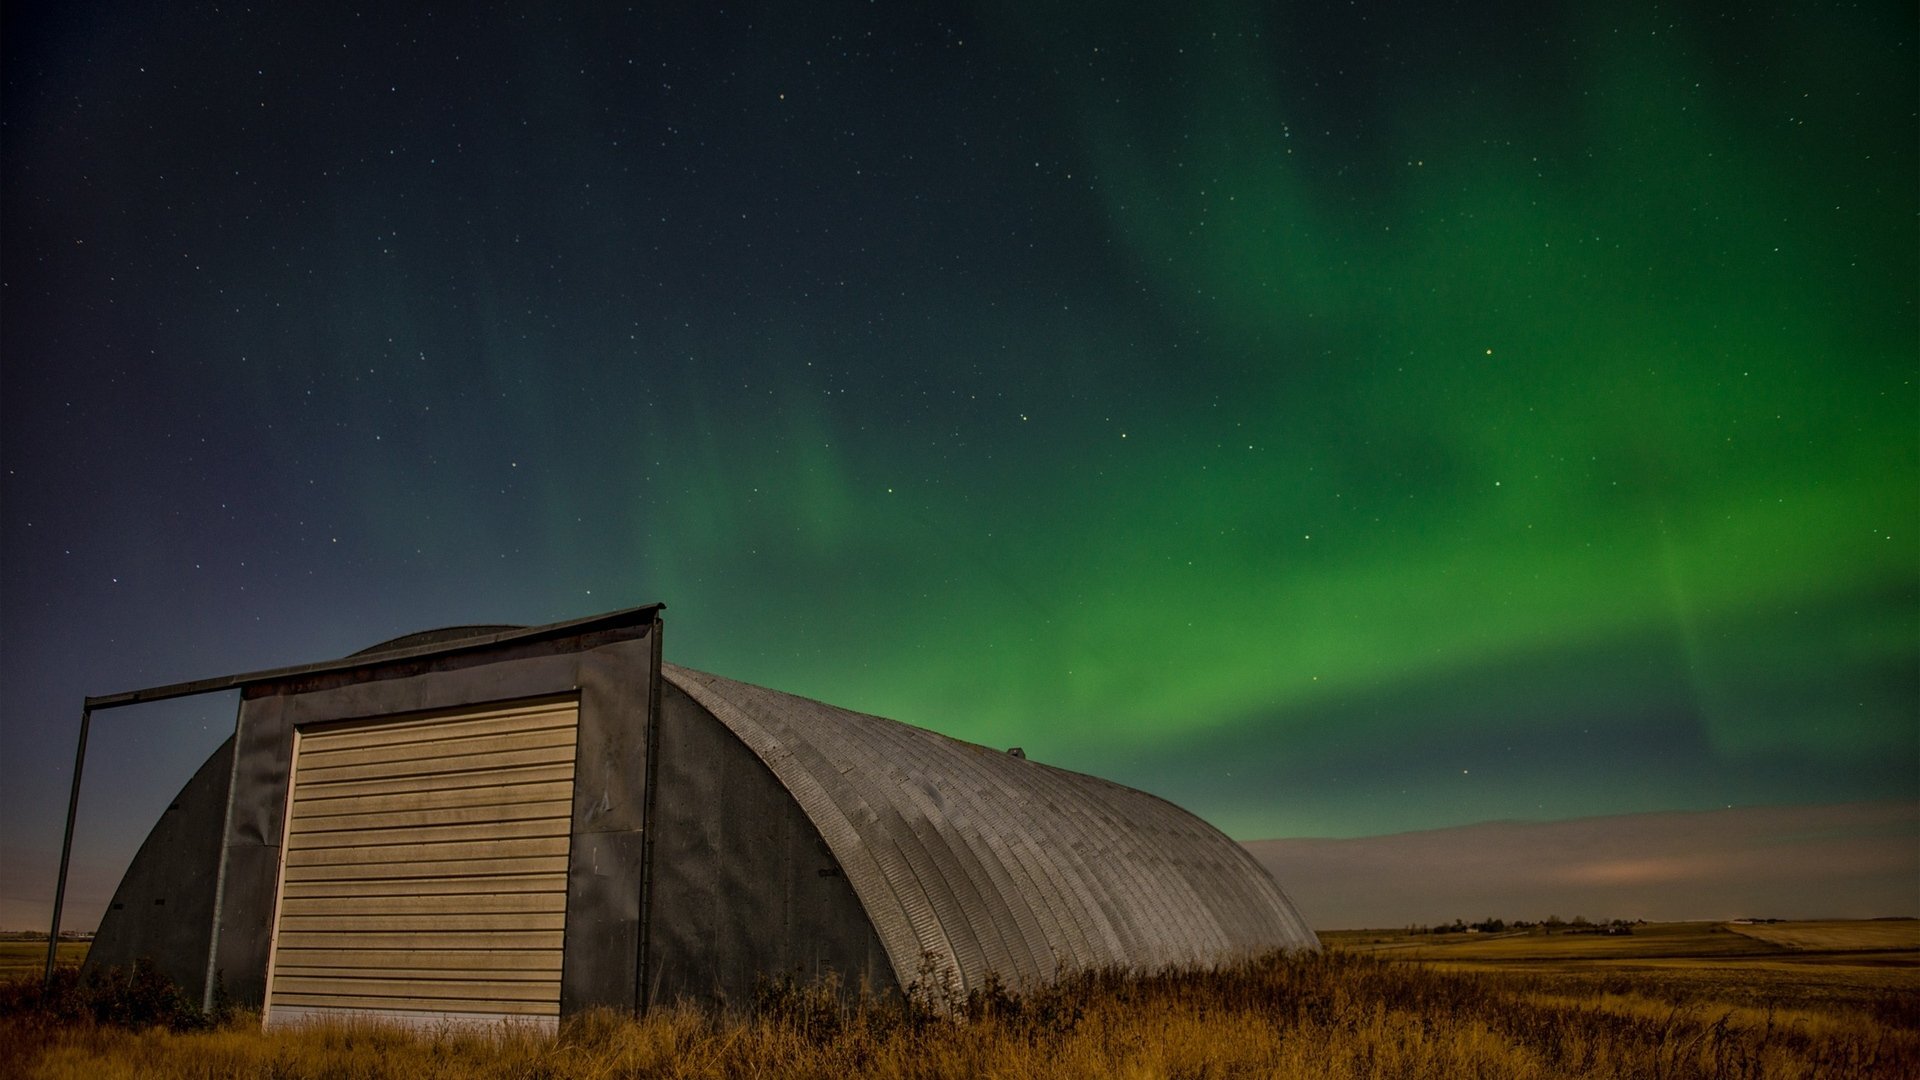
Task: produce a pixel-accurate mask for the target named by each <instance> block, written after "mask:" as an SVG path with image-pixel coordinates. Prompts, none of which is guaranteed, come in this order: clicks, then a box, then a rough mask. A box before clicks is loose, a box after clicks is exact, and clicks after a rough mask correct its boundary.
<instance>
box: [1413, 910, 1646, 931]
mask: <svg viewBox="0 0 1920 1080" xmlns="http://www.w3.org/2000/svg"><path fill="white" fill-rule="evenodd" d="M1646 921H1647V920H1645V919H1633V920H1631V921H1629V920H1627V919H1608V920H1605V921H1602V922H1593V921H1590V920H1589V919H1588V918H1587V917H1586V916H1585V915H1575V916H1574V917H1573V918H1572V919H1562V918H1561V917H1560V916H1558V915H1549V916H1547V917H1546V918H1544V919H1542V920H1540V921H1539V922H1529V921H1527V920H1526V919H1513V920H1507V919H1495V918H1491V917H1489V918H1486V919H1482V920H1481V921H1479V922H1473V923H1470V922H1467V921H1466V920H1465V919H1455V920H1453V921H1452V922H1450V923H1441V924H1440V925H1438V926H1426V925H1424V924H1421V925H1415V926H1409V927H1407V933H1409V934H1504V933H1509V932H1517V931H1527V932H1530V933H1537V934H1631V933H1633V928H1634V927H1636V926H1640V925H1643V924H1645V923H1646Z"/></svg>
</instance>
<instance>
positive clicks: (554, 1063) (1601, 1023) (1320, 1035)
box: [0, 923, 1920, 1080]
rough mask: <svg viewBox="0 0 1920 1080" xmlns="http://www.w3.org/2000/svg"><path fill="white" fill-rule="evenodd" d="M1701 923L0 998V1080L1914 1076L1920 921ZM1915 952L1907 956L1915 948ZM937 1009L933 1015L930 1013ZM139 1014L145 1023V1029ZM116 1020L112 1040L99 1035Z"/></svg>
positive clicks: (1918, 1050) (15, 988) (1918, 1049)
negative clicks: (395, 990) (898, 998)
mask: <svg viewBox="0 0 1920 1080" xmlns="http://www.w3.org/2000/svg"><path fill="white" fill-rule="evenodd" d="M1752 929H1756V928H1754V927H1746V926H1740V927H1730V926H1726V925H1718V924H1682V925H1673V926H1648V927H1641V928H1639V930H1640V931H1641V932H1639V933H1636V934H1635V935H1633V936H1630V937H1619V938H1603V937H1598V936H1588V935H1570V934H1569V935H1560V934H1556V935H1516V936H1512V937H1502V936H1495V935H1440V936H1436V935H1420V936H1418V937H1417V938H1416V937H1410V936H1408V935H1398V934H1393V933H1376V932H1367V933H1334V934H1328V935H1326V938H1327V941H1328V944H1329V946H1330V947H1329V948H1328V949H1327V950H1326V951H1325V952H1324V953H1322V954H1320V955H1310V956H1296V957H1281V956H1270V957H1265V958H1262V959H1259V960H1254V961H1250V962H1247V963H1245V964H1241V965H1238V966H1236V967H1234V968H1231V969H1229V970H1225V971H1216V972H1169V973H1161V974H1157V975H1144V976H1140V975H1136V976H1127V975H1122V974H1118V973H1111V972H1101V973H1088V974H1084V975H1080V976H1077V977H1073V978H1069V979H1067V980H1066V981H1064V982H1063V983H1062V984H1061V985H1059V986H1056V987H1052V988H1048V989H1044V990H1039V991H1036V992H1033V993H1030V994H1026V995H1015V994H1008V993H1004V992H999V991H990V992H986V993H979V994H975V995H973V996H971V997H969V998H967V999H964V1000H956V1001H946V1002H932V1003H929V1002H925V1001H922V1002H920V1003H918V1004H915V1003H904V1004H903V1003H900V1002H866V1003H862V1004H857V1005H853V1006H843V1005H841V1004H839V1003H837V1001H836V1000H835V999H834V998H833V996H832V995H831V994H830V993H829V992H827V991H825V990H823V989H821V988H800V989H794V988H783V989H776V990H772V991H769V992H768V993H767V994H766V995H764V996H763V998H762V1000H761V1001H760V1002H759V1007H758V1010H757V1012H755V1013H753V1014H752V1015H728V1016H716V1015H710V1014H704V1013H701V1012H697V1011H694V1010H690V1009H666V1010H659V1011H656V1012H655V1013H653V1014H651V1015H649V1016H648V1017H646V1018H644V1019H641V1020H631V1019H626V1018H621V1017H616V1016H612V1015H606V1014H600V1015H589V1016H585V1017H579V1018H576V1019H574V1020H573V1021H570V1022H569V1023H568V1024H567V1025H565V1026H564V1028H563V1030H562V1032H561V1035H560V1037H559V1038H557V1039H552V1038H539V1037H535V1036H532V1035H529V1034H526V1033H524V1032H512V1031H506V1032H500V1033H498V1034H496V1035H494V1036H492V1037H486V1036H474V1035H459V1034H454V1033H427V1034H413V1033H407V1032H403V1031H396V1030H392V1029H386V1028H381V1027H377V1026H372V1025H365V1024H360V1025H354V1024H336V1025H331V1026H326V1027H317V1028H308V1029H304V1030H297V1031H283V1032H274V1033H270V1034H268V1033H262V1032H261V1031H260V1030H259V1024H258V1018H257V1017H256V1016H252V1015H248V1014H238V1015H234V1016H230V1017H227V1018H224V1019H223V1020H220V1021H219V1022H208V1021H205V1020H202V1019H199V1018H196V1017H194V1016H192V1015H191V1014H190V1013H188V1012H172V1013H169V1012H168V1007H167V1006H166V1002H167V1001H168V1000H170V999H168V998H166V996H165V994H164V993H161V992H158V991H155V990H154V989H153V988H152V987H142V986H140V985H139V984H138V983H137V981H136V982H135V983H133V984H128V983H127V982H126V981H125V980H122V981H121V982H118V983H112V984H101V985H94V986H92V987H84V986H82V985H81V984H79V983H78V982H77V980H76V979H75V978H74V977H73V976H71V975H69V976H67V977H66V978H64V979H63V980H62V990H61V993H60V994H59V995H57V996H56V997H55V999H54V1000H52V1001H48V1002H41V1001H38V1000H37V997H38V995H37V993H35V992H34V991H33V984H32V983H31V981H28V982H16V983H14V984H12V986H10V987H6V988H0V989H4V991H5V993H4V995H0V1075H4V1076H23V1077H43V1078H48V1080H55V1078H75V1080H81V1078H85V1080H96V1078H98V1080H113V1078H119V1077H128V1078H131V1077H157V1078H163V1080H164V1078H183V1080H184V1078H188V1077H192V1078H196V1080H198V1078H205V1077H262V1078H266V1077H272V1078H276V1080H298V1078H307V1077H312V1078H321V1077H367V1078H373V1077H405V1078H407V1080H428V1078H439V1077H445V1078H453V1077H488V1078H493V1077H497V1078H502V1080H505V1078H510V1077H511V1078H548V1080H571V1078H583V1080H584V1078H593V1080H610V1078H615V1077H621V1078H624V1077H674V1078H695V1077H702V1078H704V1077H714V1078H719V1077H803V1078H804V1077H819V1078H828V1077H831V1078H835V1080H838V1078H841V1077H900V1078H920V1077H925V1078H932V1077H976V1076H978V1077H1005V1078H1010V1080H1050V1078H1086V1080H1092V1078H1096V1077H1099V1078H1105V1077H1134V1078H1143V1080H1144V1078H1167V1080H1171V1078H1176V1077H1180V1078H1187V1077H1191V1078H1200V1077H1209V1078H1222V1077H1282V1078H1291V1077H1300V1078H1309V1077H1311V1078H1313V1080H1342V1078H1355V1080H1358V1078H1363V1077H1404V1078H1428V1077H1430V1078H1434V1080H1439V1078H1453V1077H1464V1076H1472V1077H1482V1078H1490V1080H1503V1078H1514V1080H1520V1078H1529V1080H1531V1078H1541V1080H1545V1078H1549V1077H1551V1078H1560V1077H1573V1078H1587V1077H1591V1078H1597V1077H1656V1078H1662V1080H1665V1078H1702V1080H1704V1078H1708V1077H1714V1078H1719V1077H1734V1078H1773V1077H1780V1078H1785V1077H1807V1076H1820V1077H1882V1076H1884V1077H1909V1076H1920V962H1917V960H1916V952H1915V949H1914V944H1915V943H1914V941H1913V938H1912V936H1911V933H1912V930H1913V929H1914V924H1838V923H1833V924H1772V925H1763V926H1760V927H1758V928H1757V929H1758V930H1760V931H1762V933H1759V934H1753V933H1748V932H1747V931H1749V930H1752ZM1903 935H1905V936H1903ZM929 1005H931V1006H933V1007H928V1006H929ZM142 1009H145V1010H147V1011H148V1013H149V1015H148V1016H147V1017H146V1019H148V1020H152V1019H159V1020H170V1021H171V1024H168V1023H159V1024H155V1023H134V1022H132V1020H133V1019H138V1018H139V1017H138V1016H137V1014H138V1013H139V1012H140V1011H141V1010H142ZM101 1016H106V1017H107V1020H105V1021H103V1020H101V1019H100V1017H101Z"/></svg>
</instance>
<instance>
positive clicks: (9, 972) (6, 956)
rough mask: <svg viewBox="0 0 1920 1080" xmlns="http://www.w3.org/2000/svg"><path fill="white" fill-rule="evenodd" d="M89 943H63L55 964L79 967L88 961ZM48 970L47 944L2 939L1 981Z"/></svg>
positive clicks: (0, 955) (0, 957)
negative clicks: (81, 963) (85, 960)
mask: <svg viewBox="0 0 1920 1080" xmlns="http://www.w3.org/2000/svg"><path fill="white" fill-rule="evenodd" d="M86 956H87V943H86V942H84V941H63V942H61V943H60V952H59V955H58V956H57V957H56V958H55V960H54V962H55V963H56V964H58V965H60V966H61V967H77V966H79V963H80V961H82V960H84V959H86ZM46 970H47V943H46V941H45V940H44V939H42V940H40V941H21V940H18V939H0V979H16V978H19V977H21V976H24V975H40V974H42V973H44V972H45V971H46Z"/></svg>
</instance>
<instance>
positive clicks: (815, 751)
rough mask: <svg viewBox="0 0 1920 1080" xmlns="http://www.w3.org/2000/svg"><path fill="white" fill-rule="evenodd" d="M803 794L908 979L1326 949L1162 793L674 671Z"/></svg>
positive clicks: (1213, 833) (1047, 975)
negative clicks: (1154, 794) (942, 974)
mask: <svg viewBox="0 0 1920 1080" xmlns="http://www.w3.org/2000/svg"><path fill="white" fill-rule="evenodd" d="M662 670H663V674H664V675H665V677H666V678H667V679H668V680H669V681H671V682H672V683H673V684H674V685H675V686H678V687H679V688H680V689H681V690H683V691H685V692H686V693H687V695H688V696H689V697H691V698H693V699H694V700H695V701H696V702H698V703H700V705H701V706H702V707H704V708H705V709H706V710H707V711H708V712H711V713H712V714H713V715H714V716H715V717H716V718H717V719H718V720H720V722H721V723H723V724H725V725H726V726H727V727H728V728H729V729H730V730H731V731H732V732H733V733H734V734H735V735H736V736H738V737H739V738H740V740H741V741H742V742H744V743H745V744H746V745H747V747H748V748H749V749H751V750H752V751H753V752H754V753H755V754H756V755H757V756H758V757H759V758H760V760H761V761H763V762H765V763H766V765H767V767H768V768H769V769H771V770H772V771H773V774H774V776H775V777H777V778H778V779H779V780H780V782H781V783H782V784H784V785H785V786H786V787H787V789H788V790H789V791H791V792H792V793H793V796H794V798H795V799H796V800H797V801H798V802H799V804H800V806H801V808H802V809H803V810H804V811H805V812H806V814H807V816H808V817H809V818H810V819H811V820H812V821H813V824H814V826H815V827H816V828H818V829H819V830H820V835H821V838H822V839H823V840H825V841H826V844H827V847H828V848H829V849H830V850H831V851H832V852H833V855H834V858H836V859H837V860H839V863H840V866H841V869H842V870H843V871H844V872H845V873H846V875H847V879H848V882H849V883H850V884H851V885H852V886H853V890H854V893H855V894H856V895H857V896H859V898H860V902H861V903H862V904H863V905H865V907H866V910H867V915H868V918H870V919H871V920H872V922H873V927H874V930H875V932H876V933H877V934H878V935H879V937H880V941H881V943H882V944H883V945H884V946H885V947H886V950H887V954H888V957H889V959H890V960H891V961H892V963H893V968H894V972H895V974H896V975H897V976H898V977H899V979H900V982H901V985H903V986H905V985H910V984H912V983H913V982H914V981H915V980H916V979H917V978H920V977H922V976H929V975H931V976H936V977H937V976H938V974H939V973H940V972H941V971H943V970H947V971H951V972H952V973H953V975H954V976H955V977H956V978H957V980H958V983H959V988H960V989H962V990H967V989H971V988H973V987H977V986H979V985H980V980H981V979H982V978H983V977H984V976H985V975H986V974H987V972H989V971H992V972H995V973H997V974H998V975H999V976H1000V977H1001V978H1002V979H1004V980H1006V981H1008V982H1010V983H1013V984H1015V985H1021V984H1033V983H1040V982H1046V981H1049V980H1051V979H1053V978H1054V977H1055V976H1056V975H1057V974H1058V973H1059V972H1061V971H1065V970H1072V969H1075V968H1086V967H1103V966H1107V965H1121V966H1131V967H1157V966H1161V965H1167V964H1208V963H1214V962H1217V961H1220V960H1224V959H1228V958H1231V957H1233V956H1236V955H1239V954H1243V953H1248V952H1256V951H1261V950H1265V949H1272V948H1305V949H1311V948H1317V947H1318V946H1319V941H1318V939H1316V938H1315V937H1314V935H1313V932H1312V931H1311V930H1309V929H1307V926H1306V924H1305V922H1303V921H1302V920H1301V918H1300V914H1299V912H1297V911H1295V910H1294V907H1293V902H1292V901H1290V900H1289V899H1287V896H1286V894H1285V893H1284V892H1282V891H1281V890H1280V888H1279V886H1277V885H1275V884H1274V882H1273V879H1272V878H1271V877H1269V876H1268V875H1267V873H1266V871H1265V870H1264V869H1262V868H1261V867H1260V865H1259V864H1258V863H1257V862H1255V861H1254V859H1253V856H1252V855H1250V854H1248V853H1247V851H1246V850H1245V849H1244V848H1242V847H1241V846H1240V845H1239V844H1236V843H1234V842H1233V841H1232V840H1230V839H1228V838H1227V837H1226V836H1224V835H1223V834H1221V833H1220V831H1219V830H1217V829H1215V828H1213V827H1212V826H1211V825H1208V824H1207V823H1206V822H1204V821H1201V820H1200V819H1199V818H1197V817H1195V816H1193V815H1192V814H1189V813H1187V812H1186V811H1185V810H1182V809H1180V808H1179V807H1177V806H1175V805H1173V804H1172V803H1169V802H1167V801H1166V800H1164V799H1161V798H1158V797H1156V796H1153V795H1149V794H1147V793H1146V792H1143V791H1136V790H1134V789H1132V788H1128V787H1123V786H1121V785H1119V784H1115V783H1111V782H1109V781H1106V780H1101V779H1099V778H1098V777H1093V776H1086V775H1083V774H1081V773H1073V772H1067V771H1066V770H1064V769H1056V768H1053V767H1051V766H1048V765H1042V764H1040V763H1039V762H1036V761H1029V760H1027V759H1025V758H1020V757H1015V756H1013V755H1011V754H1005V753H1001V752H1000V751H997V750H990V749H988V748H986V747H984V746H976V745H974V744H972V743H966V742H960V741H959V740H956V739H949V738H947V737H946V736H944V735H939V734H936V733H934V732H931V731H926V730H923V729H920V728H915V727H910V726H908V725H906V724H901V723H898V722H895V721H892V720H887V719H883V718H881V717H877V716H869V715H866V714H864V713H857V712H852V711H850V710H847V709H841V708H837V707H835V706H832V705H827V704H824V703H822V702H818V701H813V700H810V699H808V698H803V697H797V696H794V695H792V694H783V693H780V692H779V691H777V690H769V689H766V688H765V687H760V686H753V685H750V684H747V683H741V682H735V681H733V680H731V679H723V678H720V677H719V676H716V675H708V674H704V673H702V672H698V671H692V670H689V669H687V668H682V667H677V666H675V665H672V664H667V665H664V666H663V669H662Z"/></svg>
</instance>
